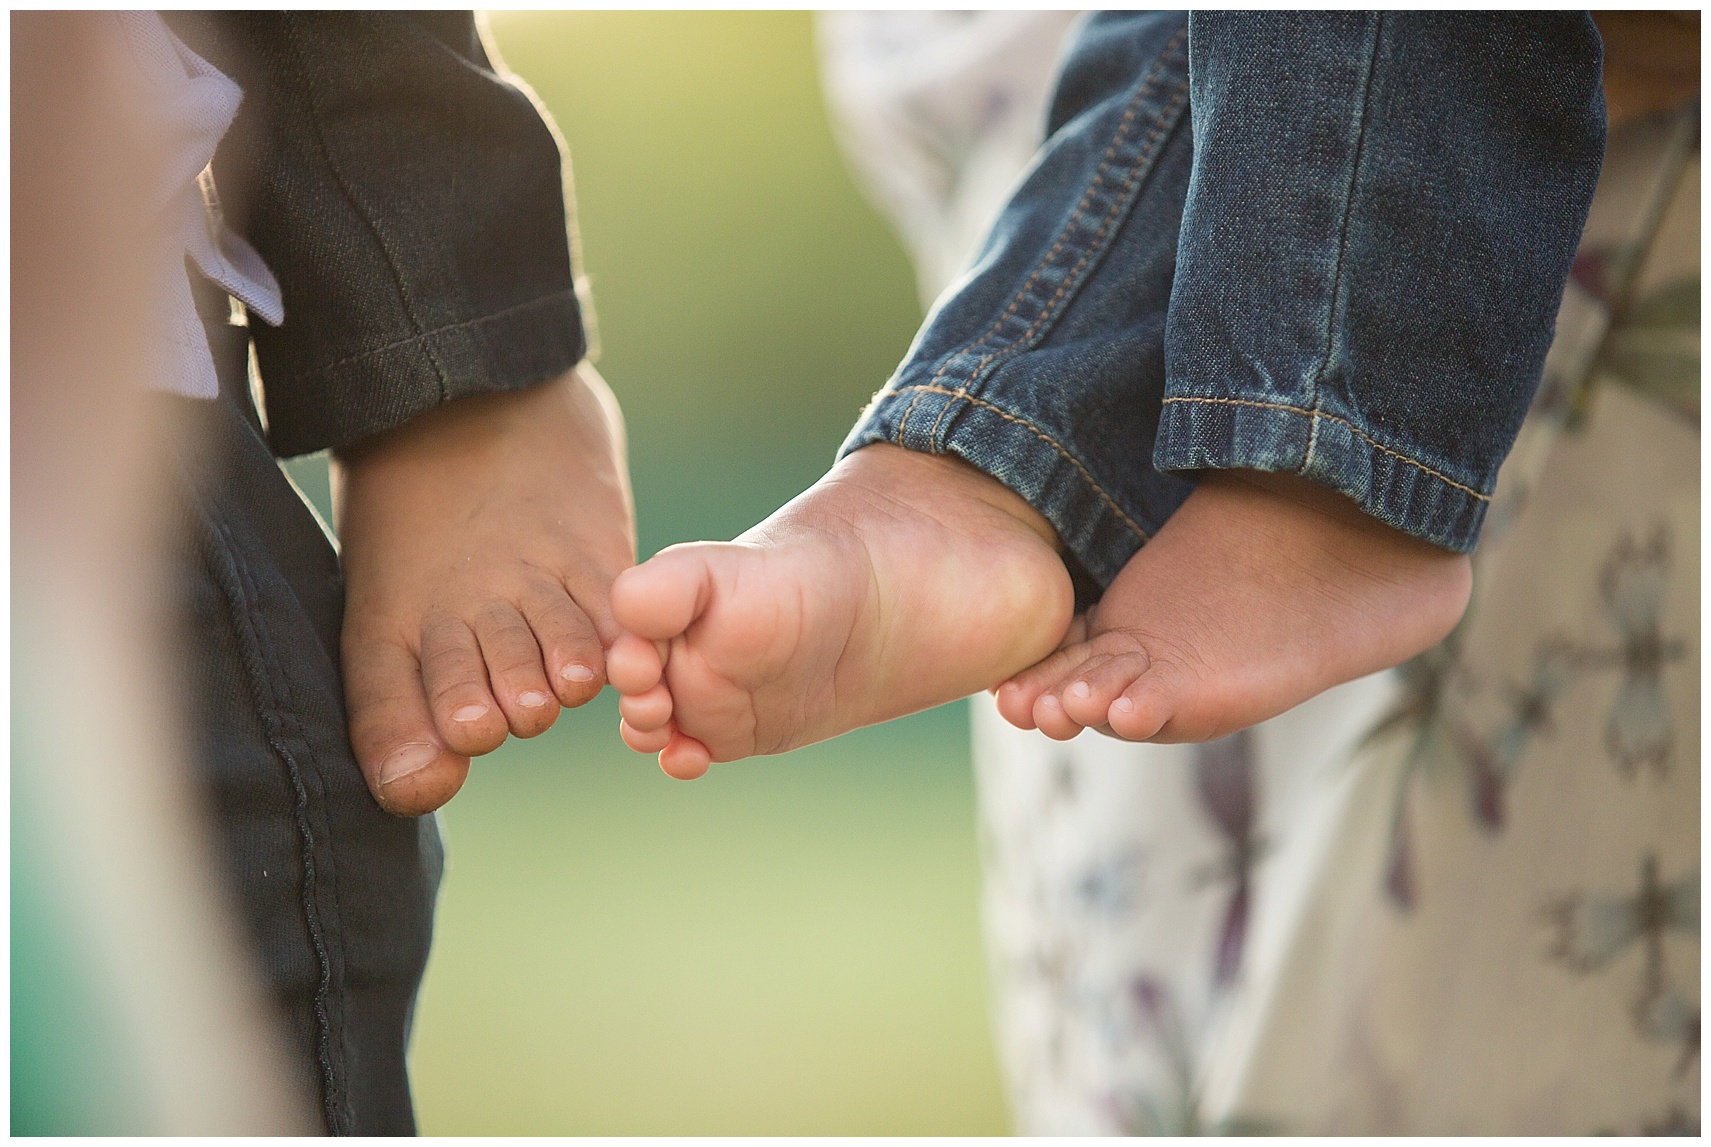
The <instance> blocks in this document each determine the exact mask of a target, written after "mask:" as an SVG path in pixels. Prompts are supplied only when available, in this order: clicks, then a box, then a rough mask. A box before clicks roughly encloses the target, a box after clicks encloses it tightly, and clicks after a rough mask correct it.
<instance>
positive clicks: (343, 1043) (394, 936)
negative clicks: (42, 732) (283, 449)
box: [162, 326, 441, 1135]
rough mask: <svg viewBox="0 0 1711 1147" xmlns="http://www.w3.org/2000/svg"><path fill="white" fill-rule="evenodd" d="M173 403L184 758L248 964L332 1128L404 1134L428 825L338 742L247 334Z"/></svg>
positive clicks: (316, 605)
mask: <svg viewBox="0 0 1711 1147" xmlns="http://www.w3.org/2000/svg"><path fill="white" fill-rule="evenodd" d="M210 330H211V339H217V340H219V341H220V343H221V344H222V345H218V346H216V348H215V349H216V359H217V361H218V365H219V368H220V374H221V383H222V388H223V390H224V392H225V393H223V394H222V396H221V398H220V399H219V400H218V401H216V402H197V401H195V400H188V399H169V398H163V399H162V401H173V402H180V403H183V405H184V407H185V410H186V414H187V417H188V419H189V420H190V421H191V422H192V423H193V424H194V425H195V427H196V430H197V433H196V434H194V435H190V436H187V437H186V439H185V441H184V442H183V443H182V444H181V448H182V453H183V455H184V457H183V458H182V463H183V464H182V465H181V466H180V467H179V468H178V471H179V474H180V475H181V477H182V482H183V486H182V491H181V493H182V495H183V497H182V501H181V504H180V507H179V509H180V510H181V516H180V524H181V526H182V534H181V538H182V544H181V545H180V546H179V548H178V550H177V553H176V556H175V564H174V566H173V577H174V582H175V591H176V593H177V600H176V601H175V602H174V606H175V609H176V612H177V615H178V621H179V623H180V629H179V632H180V635H181V639H182V641H183V642H184V645H183V662H184V664H183V666H182V679H183V681H184V683H185V692H186V694H187V696H186V704H187V706H188V711H189V714H190V721H189V725H188V727H189V729H190V731H191V737H192V747H193V749H194V756H195V763H196V765H197V767H198V770H199V773H200V776H201V778H202V779H203V781H204V782H205V784H206V792H207V800H208V807H209V808H210V810H211V812H212V815H213V818H214V820H215V822H216V825H217V829H218V832H217V843H218V844H219V845H220V846H222V853H221V857H222V859H223V861H224V863H225V867H226V871H227V873H228V874H229V877H230V883H231V888H232V890H233V892H234V893H235V897H234V902H235V904H236V905H237V907H238V909H239V911H240V914H241V916H242V917H243V919H244V922H245V923H246V924H247V925H248V934H249V935H250V937H251V938H252V939H253V941H254V943H255V952H256V956H257V965H256V966H257V969H258V971H259V974H260V975H261V977H262V979H263V982H264V984H265V986H266V988H267V989H268V990H269V992H270V993H271V995H272V997H273V999H274V1001H275V1003H276V1005H277V1007H278V1010H279V1015H280V1018H281V1021H282V1027H283V1030H284V1031H285V1034H286V1036H287V1040H288V1048H289V1050H290V1051H291V1052H292V1053H293V1061H294V1062H295V1063H296V1064H297V1065H298V1066H299V1068H300V1071H301V1084H302V1089H303V1091H304V1093H305V1094H308V1095H311V1096H313V1097H315V1098H316V1099H318V1100H319V1102H320V1104H321V1107H322V1110H323V1113H324V1116H325V1120H326V1124H327V1129H328V1130H329V1131H330V1132H332V1133H334V1134H359V1135H386V1134H411V1133H414V1131H415V1119H414V1116H413V1114H412V1111H411V1102H410V1087H409V1081H408V1078H407V1077H406V1074H405V1061H404V1057H405V1050H406V1046H407V1042H408V1037H409V1029H410V1022H411V1014H412V1011H413V1008H414V1005H415V998H416V991H417V988H418V987H419V985H420V983H421V978H422V972H423V969H424V967H425V965H426V962H427V956H428V945H429V940H430V935H431V931H432V926H433V909H434V896H435V892H436V889H437V887H438V883H439V877H440V870H441V853H440V840H439V833H438V829H437V826H436V825H435V823H434V820H433V818H432V817H423V818H421V819H419V820H400V819H398V818H395V817H392V816H389V815H388V814H386V813H384V812H382V811H381V810H380V808H379V806H378V805H376V804H375V802H374V799H373V798H372V797H371V796H370V795H369V792H368V789H367V787H366V785H365V784H364V783H363V779H362V775H361V774H360V772H359V771H358V769H357V764H356V760H355V758H354V756H353V755H352V752H351V748H350V744H349V740H348V737H347V733H346V722H345V710H344V698H343V691H342V685H341V682H340V676H339V654H338V650H339V644H338V643H339V628H340V624H341V617H342V610H343V601H344V589H343V583H342V579H341V576H340V572H339V565H338V558H337V555H336V554H335V553H334V550H333V547H332V545H331V544H330V543H329V542H328V540H327V538H326V537H325V535H324V534H323V533H322V531H321V529H320V527H319V525H318V524H317V523H316V521H315V520H314V517H313V516H312V515H311V514H310V512H309V510H308V509H307V507H305V506H304V504H303V503H302V501H301V499H300V498H299V497H298V495H297V493H296V491H295V490H293V489H292V487H291V486H290V484H289V483H288V482H287V480H286V478H285V476H284V475H283V474H282V473H281V472H280V470H279V467H278V465H277V464H276V462H275V461H274V458H273V456H272V454H271V453H270V452H269V450H268V449H267V447H266V446H265V444H264V443H263V441H262V438H261V436H260V432H259V430H260V428H259V425H258V424H257V423H256V422H255V421H254V414H253V412H252V411H251V408H250V405H249V402H248V395H247V388H246V387H245V386H244V383H243V365H244V353H245V343H244V339H243V331H242V328H219V327H217V326H211V327H210Z"/></svg>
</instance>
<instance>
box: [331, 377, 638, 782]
mask: <svg viewBox="0 0 1711 1147" xmlns="http://www.w3.org/2000/svg"><path fill="white" fill-rule="evenodd" d="M338 479H339V481H338V505H339V532H340V540H341V542H342V549H343V560H344V570H345V585H346V604H345V621H344V637H343V642H342V644H343V660H344V672H345V698H346V702H347V705H348V706H349V709H350V723H351V745H352V747H353V748H354V749H355V750H356V756H357V760H358V762H359V763H360V764H361V765H362V768H363V772H364V775H365V776H366V777H367V779H368V784H369V787H370V788H371V789H372V790H373V791H374V795H375V798H376V799H377V800H378V801H379V802H380V804H381V806H382V807H384V808H385V809H387V810H388V811H389V812H394V813H398V814H400V815H411V816H414V815H419V814H421V813H425V812H431V811H432V810H434V809H436V808H438V807H439V806H440V805H442V804H444V803H445V802H446V801H448V800H450V799H451V798H452V796H453V795H454V794H455V793H456V792H457V790H458V788H459V787H460V786H461V785H462V784H463V781H464V778H465V776H466V775H467V774H468V772H469V758H470V757H472V756H477V755H479V754H481V753H487V752H491V751H492V750H494V749H496V748H498V747H499V745H500V744H501V743H503V742H504V740H505V737H506V734H507V733H515V734H516V735H517V736H519V737H532V736H534V735H535V734H537V733H540V732H543V731H545V730H546V729H547V728H548V727H549V726H550V725H551V724H552V723H553V721H554V720H556V719H557V717H558V712H559V706H561V705H564V706H576V705H581V704H583V703H585V702H587V701H588V700H589V699H590V698H592V697H593V696H594V695H595V694H596V693H598V692H599V691H600V689H601V687H602V685H603V684H604V683H605V649H606V647H608V646H610V645H611V643H612V641H613V640H614V639H615V638H616V637H617V634H618V628H617V625H616V624H615V623H614V622H613V620H612V615H611V610H610V607H609V605H608V600H607V594H608V591H609V590H610V587H611V584H612V579H613V578H614V577H616V576H617V575H618V573H619V572H620V571H622V570H624V569H627V568H628V567H629V566H631V565H633V564H635V553H636V543H635V526H634V512H633V510H632V508H631V501H630V488H629V479H628V477H627V475H626V471H625V464H624V438H623V422H622V419H621V416H620V415H619V413H618V406H617V403H616V401H615V400H614V399H613V398H612V394H611V391H609V390H608V389H607V388H606V384H605V382H604V381H602V380H601V378H600V376H599V375H598V374H596V373H595V372H594V369H593V368H592V367H590V366H588V365H587V364H584V365H582V366H580V367H578V368H577V369H576V370H573V371H571V372H570V373H568V374H566V375H564V376H562V377H560V378H558V379H556V380H554V381H553V382H550V383H546V384H544V385H542V386H537V387H533V388H531V389H529V390H524V391H518V392H515V393H511V394H495V395H486V396H482V397H479V398H466V399H459V400H457V401H455V402H450V403H447V404H446V405H444V406H442V407H439V408H437V409H435V410H432V411H429V412H428V413H426V414H423V415H421V416H419V417H417V418H415V419H412V420H411V421H410V422H409V423H407V424H405V425H404V426H401V427H399V428H398V429H396V430H394V431H391V432H389V433H387V434H384V435H381V436H380V437H379V438H378V439H376V440H374V441H372V442H369V443H365V444H364V446H363V448H362V449H361V450H359V451H353V452H350V453H347V454H346V455H344V456H342V457H341V458H340V460H339V467H338Z"/></svg>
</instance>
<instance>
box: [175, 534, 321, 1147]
mask: <svg viewBox="0 0 1711 1147" xmlns="http://www.w3.org/2000/svg"><path fill="white" fill-rule="evenodd" d="M197 509H198V514H199V516H200V517H201V518H202V525H203V549H204V553H205V555H206V557H207V559H208V562H209V568H210V571H211V572H212V573H213V574H214V580H215V582H216V584H218V585H219V588H220V591H221V593H222V594H224V595H225V598H226V607H227V609H228V610H229V611H230V613H231V616H232V620H233V625H232V630H233V632H234V633H235V634H236V635H237V637H238V644H239V646H240V647H241V649H242V651H243V657H244V669H245V671H246V674H247V677H248V680H247V681H246V682H245V684H246V685H247V686H248V688H249V693H250V699H251V701H252V702H253V703H254V705H255V711H256V716H257V718H258V719H259V720H260V722H261V725H262V733H263V736H264V737H265V738H266V739H267V744H268V747H269V748H271V749H272V750H273V752H274V754H275V755H276V756H277V757H278V758H279V759H280V761H281V762H283V763H284V765H285V769H286V773H287V775H288V776H289V777H290V779H291V787H292V795H293V804H294V807H293V809H292V817H293V819H294V820H295V822H296V825H297V833H298V837H299V839H300V840H301V842H302V847H303V895H302V901H303V916H304V922H305V924H306V926H307V928H308V931H309V942H310V945H311V946H312V947H313V948H314V951H315V963H316V966H317V969H318V971H319V973H320V975H319V982H318V983H317V984H316V987H315V999H314V1011H315V1042H316V1048H317V1055H318V1059H319V1061H320V1068H321V1085H322V1098H321V1105H322V1111H323V1114H324V1115H325V1117H326V1120H327V1129H328V1130H329V1131H331V1132H333V1133H334V1134H338V1133H339V1132H341V1131H343V1130H345V1129H346V1128H345V1120H344V1118H343V1111H342V1108H343V1102H342V1101H343V1095H342V1087H341V1086H340V1080H339V1073H338V1070H337V1067H336V1065H335V1064H334V1062H333V1054H332V1025H331V1023H330V1021H329V1019H328V1016H327V1001H328V998H329V997H330V995H331V993H332V986H333V967H332V961H331V959H330V958H329V956H328V954H327V945H326V940H325V937H324V936H323V934H322V929H321V915H320V911H319V910H318V909H317V908H316V906H315V836H314V832H313V830H312V829H311V827H310V825H309V790H308V787H307V786H306V785H305V784H304V783H303V777H302V773H301V771H300V769H299V768H298V764H297V760H296V758H295V757H294V756H293V755H292V753H291V750H289V749H287V748H286V747H285V744H284V741H283V740H282V738H281V736H280V730H279V723H280V722H279V714H278V711H277V708H276V706H275V704H274V701H273V698H272V697H271V695H270V694H269V690H268V689H267V685H266V682H267V677H266V665H265V658H264V656H263V654H262V651H261V643H260V639H259V636H258V635H257V634H256V632H255V630H254V628H253V620H252V618H251V614H250V603H251V600H252V598H253V597H254V594H253V593H252V592H250V591H249V589H248V587H247V586H246V584H245V583H246V579H245V578H244V574H243V569H242V566H241V564H240V563H239V562H238V561H237V559H236V557H235V556H234V550H235V547H234V546H233V545H232V542H231V537H230V535H229V533H228V532H227V531H226V529H225V527H224V525H223V524H222V523H220V522H219V521H218V520H217V519H215V518H214V516H213V515H212V514H210V513H209V512H208V511H207V509H206V508H205V507H203V506H200V505H198V507H197Z"/></svg>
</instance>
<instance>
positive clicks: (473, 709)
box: [452, 705, 487, 721]
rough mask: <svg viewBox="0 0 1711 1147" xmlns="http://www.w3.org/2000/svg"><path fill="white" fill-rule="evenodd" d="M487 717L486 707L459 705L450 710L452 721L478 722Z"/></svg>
mask: <svg viewBox="0 0 1711 1147" xmlns="http://www.w3.org/2000/svg"><path fill="white" fill-rule="evenodd" d="M485 716H487V706H486V705H460V706H458V707H457V708H456V709H453V710H452V720H454V721H479V720H481V718H483V717H485Z"/></svg>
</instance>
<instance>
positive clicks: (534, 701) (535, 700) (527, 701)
mask: <svg viewBox="0 0 1711 1147" xmlns="http://www.w3.org/2000/svg"><path fill="white" fill-rule="evenodd" d="M550 700H552V698H551V697H548V696H547V695H546V694H545V693H536V692H535V691H533V690H530V691H529V692H527V693H519V694H518V695H517V704H519V705H522V706H524V707H525V708H528V709H539V708H540V707H541V706H542V705H545V704H546V703H547V702H548V701H550Z"/></svg>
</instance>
